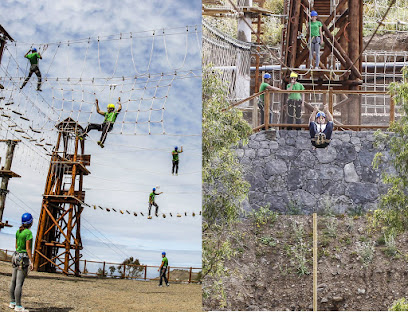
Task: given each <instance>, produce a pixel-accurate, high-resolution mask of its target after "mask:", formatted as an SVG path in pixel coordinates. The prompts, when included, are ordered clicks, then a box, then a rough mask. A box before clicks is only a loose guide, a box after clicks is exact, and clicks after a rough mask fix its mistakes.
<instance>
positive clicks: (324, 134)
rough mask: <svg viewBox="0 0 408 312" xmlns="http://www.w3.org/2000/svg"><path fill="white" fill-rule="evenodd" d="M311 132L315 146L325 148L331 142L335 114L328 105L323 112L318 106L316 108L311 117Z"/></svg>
mask: <svg viewBox="0 0 408 312" xmlns="http://www.w3.org/2000/svg"><path fill="white" fill-rule="evenodd" d="M309 132H310V138H311V140H312V145H313V146H314V147H316V148H325V147H327V146H328V145H329V144H330V140H331V136H332V132H333V116H332V114H330V112H329V108H328V107H327V105H325V106H324V108H323V112H320V111H318V109H317V107H315V108H314V110H313V112H312V114H311V115H310V119H309Z"/></svg>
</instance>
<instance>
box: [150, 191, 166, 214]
mask: <svg viewBox="0 0 408 312" xmlns="http://www.w3.org/2000/svg"><path fill="white" fill-rule="evenodd" d="M160 194H163V192H160V193H156V188H155V187H154V188H153V192H151V193H150V194H149V216H148V217H147V218H148V219H151V218H152V217H151V215H150V212H151V210H152V206H155V207H156V212H155V215H156V217H158V216H159V215H158V212H159V206H158V205H157V204H156V202H155V201H154V199H155V197H156V195H160Z"/></svg>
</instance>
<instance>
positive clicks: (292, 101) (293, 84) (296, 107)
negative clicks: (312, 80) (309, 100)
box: [286, 72, 305, 130]
mask: <svg viewBox="0 0 408 312" xmlns="http://www.w3.org/2000/svg"><path fill="white" fill-rule="evenodd" d="M297 78H298V74H296V73H295V72H292V73H291V74H290V83H289V84H288V86H287V88H286V89H287V90H304V89H305V87H304V86H303V85H302V84H301V83H300V82H297ZM304 102H305V94H304V93H302V95H301V94H300V93H289V96H288V111H287V113H288V124H301V123H302V122H301V121H302V120H301V117H302V104H303V103H304ZM290 129H292V128H288V130H290Z"/></svg>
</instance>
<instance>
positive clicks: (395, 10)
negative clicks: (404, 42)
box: [336, 0, 408, 35]
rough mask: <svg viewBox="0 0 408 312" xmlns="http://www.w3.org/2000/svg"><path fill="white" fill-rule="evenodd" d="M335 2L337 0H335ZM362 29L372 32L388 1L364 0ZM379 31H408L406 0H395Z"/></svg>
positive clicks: (368, 32)
mask: <svg viewBox="0 0 408 312" xmlns="http://www.w3.org/2000/svg"><path fill="white" fill-rule="evenodd" d="M336 1H337V2H338V1H339V0H336ZM363 3H364V13H363V15H364V29H365V31H366V32H367V33H365V35H367V34H371V33H372V32H374V30H375V29H376V27H377V25H378V21H379V20H381V18H382V16H383V15H384V13H385V11H386V10H387V8H388V5H389V1H386V0H364V1H363ZM381 32H397V33H398V32H405V33H407V32H408V7H407V1H406V0H396V1H395V4H394V5H393V6H392V7H391V9H390V12H389V13H388V15H387V17H386V19H385V20H384V22H383V27H382V29H380V33H381Z"/></svg>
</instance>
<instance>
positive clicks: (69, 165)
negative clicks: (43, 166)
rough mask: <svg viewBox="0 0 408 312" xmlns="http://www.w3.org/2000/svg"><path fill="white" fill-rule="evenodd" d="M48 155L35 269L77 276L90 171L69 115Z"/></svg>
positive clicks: (60, 125) (77, 125)
mask: <svg viewBox="0 0 408 312" xmlns="http://www.w3.org/2000/svg"><path fill="white" fill-rule="evenodd" d="M56 128H57V129H58V138H57V143H56V145H55V148H54V150H53V153H52V156H51V162H50V167H49V171H48V176H47V181H46V184H45V191H44V195H43V201H42V207H41V214H40V220H39V224H38V230H37V238H36V242H35V253H34V269H35V270H37V271H45V272H56V271H57V270H60V271H62V272H63V273H65V274H74V275H76V276H79V275H80V270H79V259H80V258H81V257H82V255H81V253H80V251H81V250H82V241H81V213H82V210H83V206H82V203H83V201H84V200H85V192H84V191H82V186H83V177H84V175H87V174H89V173H90V172H89V171H88V170H87V169H86V166H89V165H90V158H91V157H90V155H85V154H84V152H85V142H84V141H83V140H79V138H78V136H77V133H78V132H80V131H82V130H83V129H82V128H81V126H80V125H79V124H77V123H76V122H75V121H74V120H72V119H71V118H67V119H66V120H64V121H63V122H61V123H59V124H58V125H57V126H56Z"/></svg>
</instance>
